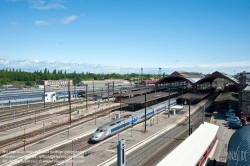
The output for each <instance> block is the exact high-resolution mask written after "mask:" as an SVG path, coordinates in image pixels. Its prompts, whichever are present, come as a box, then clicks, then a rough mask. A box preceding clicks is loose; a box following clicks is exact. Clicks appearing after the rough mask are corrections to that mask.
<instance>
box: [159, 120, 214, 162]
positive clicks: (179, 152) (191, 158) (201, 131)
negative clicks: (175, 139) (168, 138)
mask: <svg viewBox="0 0 250 166" xmlns="http://www.w3.org/2000/svg"><path fill="white" fill-rule="evenodd" d="M218 129H219V126H217V125H213V124H210V123H206V122H204V124H201V125H200V127H199V128H198V129H197V130H196V131H195V132H194V133H193V134H192V135H190V136H189V137H188V138H187V139H186V140H185V141H183V142H182V143H181V144H180V145H179V146H178V147H176V148H175V149H174V150H173V151H172V152H171V153H170V154H168V155H167V156H166V157H165V158H164V159H163V160H162V161H160V162H159V163H158V164H157V166H165V165H171V166H187V165H196V164H197V163H198V161H199V160H200V158H201V157H202V155H203V154H204V153H205V152H206V150H207V149H208V148H209V146H210V144H211V142H212V141H213V140H214V138H215V136H216V134H217V131H218Z"/></svg>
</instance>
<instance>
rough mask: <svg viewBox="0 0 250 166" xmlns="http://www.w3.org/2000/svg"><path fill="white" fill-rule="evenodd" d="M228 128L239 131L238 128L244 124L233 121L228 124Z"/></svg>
mask: <svg viewBox="0 0 250 166" xmlns="http://www.w3.org/2000/svg"><path fill="white" fill-rule="evenodd" d="M228 126H229V128H234V129H238V128H240V127H242V126H243V124H242V122H241V121H236V122H235V121H231V122H229V123H228Z"/></svg>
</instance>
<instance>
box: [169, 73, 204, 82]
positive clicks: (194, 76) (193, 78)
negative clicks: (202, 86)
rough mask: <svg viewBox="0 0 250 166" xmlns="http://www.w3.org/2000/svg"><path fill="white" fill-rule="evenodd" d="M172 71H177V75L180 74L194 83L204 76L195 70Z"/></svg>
mask: <svg viewBox="0 0 250 166" xmlns="http://www.w3.org/2000/svg"><path fill="white" fill-rule="evenodd" d="M174 73H178V74H179V75H181V76H182V77H184V78H186V79H188V80H189V81H190V82H192V83H196V82H197V81H199V80H200V79H202V78H204V77H205V76H204V75H202V74H201V73H197V72H183V71H176V72H174ZM174 73H172V74H171V75H173V74H174Z"/></svg>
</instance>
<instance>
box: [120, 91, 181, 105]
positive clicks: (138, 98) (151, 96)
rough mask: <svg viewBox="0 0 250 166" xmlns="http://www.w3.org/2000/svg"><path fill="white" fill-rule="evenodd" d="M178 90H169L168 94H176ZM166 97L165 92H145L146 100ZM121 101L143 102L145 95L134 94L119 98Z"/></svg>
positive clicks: (130, 102) (129, 102) (128, 102)
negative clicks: (123, 98) (129, 96)
mask: <svg viewBox="0 0 250 166" xmlns="http://www.w3.org/2000/svg"><path fill="white" fill-rule="evenodd" d="M177 93H178V92H170V96H171V95H174V94H177ZM164 97H168V93H167V92H156V93H150V94H147V102H149V101H154V100H157V99H160V98H164ZM121 102H122V103H126V104H143V103H145V96H144V95H143V96H136V97H131V98H129V99H125V100H121Z"/></svg>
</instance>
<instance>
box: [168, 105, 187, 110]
mask: <svg viewBox="0 0 250 166" xmlns="http://www.w3.org/2000/svg"><path fill="white" fill-rule="evenodd" d="M183 108H184V107H183V106H181V105H175V106H173V107H170V109H178V110H180V109H183Z"/></svg>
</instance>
